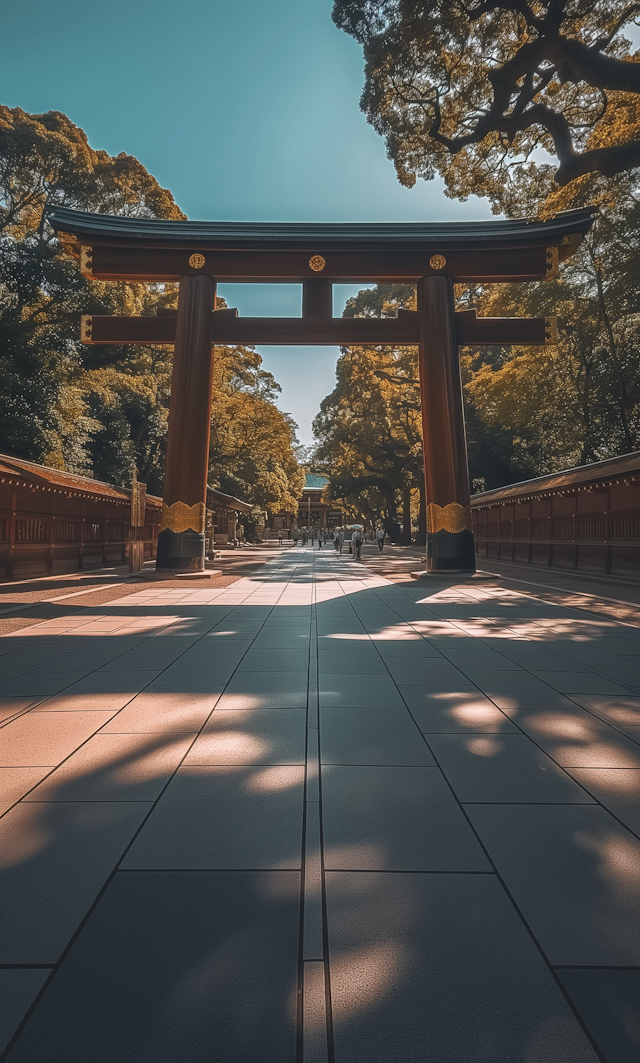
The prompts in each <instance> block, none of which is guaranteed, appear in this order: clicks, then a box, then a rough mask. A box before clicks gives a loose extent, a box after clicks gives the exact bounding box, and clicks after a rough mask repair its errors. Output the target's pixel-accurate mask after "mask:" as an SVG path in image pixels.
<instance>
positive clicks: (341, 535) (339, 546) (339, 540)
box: [336, 528, 344, 554]
mask: <svg viewBox="0 0 640 1063" xmlns="http://www.w3.org/2000/svg"><path fill="white" fill-rule="evenodd" d="M336 534H337V544H336V550H337V551H338V553H339V554H341V553H342V548H343V547H344V532H343V530H342V528H340V530H339V531H338V532H337V533H336Z"/></svg>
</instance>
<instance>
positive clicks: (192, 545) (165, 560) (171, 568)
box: [156, 528, 206, 572]
mask: <svg viewBox="0 0 640 1063" xmlns="http://www.w3.org/2000/svg"><path fill="white" fill-rule="evenodd" d="M205 544H206V539H205V536H204V534H201V533H200V532H195V531H191V529H189V531H183V532H172V531H171V530H170V529H169V528H165V529H164V531H161V532H160V534H159V536H158V552H157V555H156V572H199V571H201V570H202V571H204V548H205Z"/></svg>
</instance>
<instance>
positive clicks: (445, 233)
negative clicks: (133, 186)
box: [47, 207, 597, 258]
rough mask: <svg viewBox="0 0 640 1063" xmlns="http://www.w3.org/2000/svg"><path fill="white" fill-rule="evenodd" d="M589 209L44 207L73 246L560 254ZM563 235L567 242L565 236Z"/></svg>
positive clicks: (590, 215)
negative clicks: (378, 212)
mask: <svg viewBox="0 0 640 1063" xmlns="http://www.w3.org/2000/svg"><path fill="white" fill-rule="evenodd" d="M596 213H597V208H596V207H584V208H581V209H579V210H568V211H563V212H561V213H559V214H556V215H555V216H554V217H552V218H550V219H548V220H546V221H542V220H540V219H538V218H534V219H527V218H517V219H506V220H505V219H496V220H492V219H491V220H485V221H464V222H344V223H343V222H223V221H169V220H164V219H156V218H128V217H122V216H120V215H113V214H90V213H88V212H85V211H80V210H72V209H71V208H69V207H51V208H49V209H48V210H47V218H48V221H49V223H50V225H51V226H52V227H53V228H54V229H55V230H56V231H57V232H59V233H66V234H69V235H70V236H71V237H72V238H73V237H75V238H76V239H77V240H78V242H82V240H84V239H87V240H90V241H91V242H92V243H104V244H109V245H112V246H113V245H114V244H121V245H127V246H130V247H131V246H136V245H138V246H147V247H148V246H149V245H156V246H158V247H161V246H163V245H164V246H167V245H171V246H173V247H179V246H181V245H182V246H189V247H194V246H195V245H202V246H203V247H208V248H219V249H220V250H250V249H252V250H261V251H283V250H303V249H304V250H309V251H313V250H315V249H316V248H317V247H318V246H320V245H321V246H322V248H323V250H327V251H329V250H336V251H337V250H349V251H376V250H377V251H392V250H404V251H408V250H414V251H419V250H421V249H423V248H425V249H426V248H429V247H434V246H436V245H437V247H439V248H442V249H443V250H446V249H447V248H452V249H453V248H465V249H466V248H470V247H473V248H474V249H480V248H482V247H486V248H509V247H513V248H517V247H527V246H532V245H537V246H540V245H543V244H544V245H547V246H558V247H559V246H560V245H562V244H564V245H565V246H566V253H565V254H562V255H561V258H565V257H568V256H569V255H570V254H571V253H572V252H573V251H574V250H575V248H576V247H577V246H578V244H579V242H580V239H581V238H582V237H583V236H584V235H585V234H586V233H587V232H588V231H589V229H590V227H591V225H592V224H593V221H594V215H595V214H596ZM570 238H571V239H570Z"/></svg>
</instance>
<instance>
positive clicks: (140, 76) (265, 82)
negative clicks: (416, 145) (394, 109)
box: [0, 0, 490, 443]
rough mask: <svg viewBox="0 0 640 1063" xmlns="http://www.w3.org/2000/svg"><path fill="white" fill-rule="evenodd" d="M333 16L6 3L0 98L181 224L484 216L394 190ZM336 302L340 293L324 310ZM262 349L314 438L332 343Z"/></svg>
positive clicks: (227, 289)
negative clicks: (52, 121)
mask: <svg viewBox="0 0 640 1063" xmlns="http://www.w3.org/2000/svg"><path fill="white" fill-rule="evenodd" d="M331 7H332V0H182V3H179V4H176V3H169V2H168V0H110V2H109V3H108V4H105V3H97V2H95V0H21V3H20V4H17V3H12V4H11V5H9V3H8V0H4V4H3V5H2V25H3V32H2V36H1V38H0V101H1V102H2V103H4V104H7V105H9V106H11V107H16V106H19V107H22V108H24V110H26V111H31V112H34V113H39V112H42V111H48V110H59V111H64V112H65V113H66V114H68V115H69V117H70V118H71V119H72V121H74V122H76V123H77V124H78V125H80V126H82V128H83V129H84V130H85V131H86V132H87V135H88V137H89V141H90V143H91V145H92V146H93V147H94V148H103V149H106V150H107V151H108V152H110V153H111V154H117V153H118V152H120V151H126V152H129V153H130V154H132V155H136V156H137V158H139V159H140V160H141V162H143V163H144V165H145V166H146V167H147V169H148V170H149V171H150V172H151V173H152V174H154V175H155V177H156V178H157V179H158V181H159V182H160V183H161V184H162V185H163V186H164V187H166V188H170V189H171V191H172V193H173V195H174V197H175V199H176V200H177V202H178V203H179V205H180V206H181V207H182V209H183V210H184V211H185V212H186V213H187V214H188V215H189V217H190V218H211V219H220V220H223V219H225V220H226V219H228V220H238V221H240V220H247V221H251V220H262V221H271V220H274V221H304V220H315V221H394V220H397V221H423V220H425V221H426V220H437V219H443V220H445V219H458V218H460V219H463V218H481V217H489V216H490V211H489V208H488V206H487V204H486V203H485V202H484V201H481V200H478V199H471V200H469V201H468V202H466V203H458V202H456V201H452V200H449V199H447V198H446V197H445V196H444V194H443V192H442V185H441V183H440V182H439V181H432V182H429V183H425V182H419V183H418V185H417V186H416V187H415V188H413V189H404V188H401V186H400V185H399V184H398V182H397V180H396V177H395V173H394V170H393V166H392V164H391V163H390V162H389V161H388V160H387V158H386V156H385V149H384V143H383V141H382V140H381V139H380V138H379V137H378V136H377V135H376V133H374V131H373V130H372V129H371V128H370V127H369V126H368V125H367V123H366V121H365V118H364V115H363V114H362V113H361V111H360V109H359V106H358V101H359V97H360V93H361V90H362V83H363V63H362V54H361V50H360V48H359V47H358V45H357V44H356V43H355V41H353V40H352V39H351V38H350V37H347V36H346V35H345V34H344V33H341V32H339V31H338V30H337V29H336V28H335V26H334V25H333V23H332V21H331ZM25 27H28V46H25V44H24V43H22V42H24V40H25ZM16 42H21V44H20V47H17V46H16ZM353 290H357V288H356V289H353ZM221 294H223V295H224V296H225V297H226V298H227V301H228V302H229V304H230V305H232V306H237V307H238V308H239V311H240V313H241V314H246V315H250V314H255V315H262V314H274V315H286V314H292V315H294V314H299V313H300V290H299V288H296V287H292V286H286V285H277V286H276V285H256V286H255V287H254V286H248V285H226V286H221ZM347 294H349V292H348V291H347V290H346V289H340V290H339V291H336V299H335V300H334V313H336V314H339V313H340V312H341V310H342V306H343V305H344V299H345V298H346V296H347ZM260 352H261V354H262V355H263V358H264V362H265V366H266V368H268V369H270V370H271V371H272V372H273V373H274V375H275V377H276V379H277V380H278V381H279V382H280V383H281V384H282V386H283V395H282V399H281V403H280V404H281V406H282V408H283V409H286V410H288V411H290V412H291V413H292V414H293V415H294V417H295V419H296V421H297V422H298V424H299V426H300V438H301V441H302V442H305V443H308V442H310V441H311V419H312V417H313V415H314V414H315V413H316V412H317V409H318V405H319V403H320V401H321V399H322V398H323V397H324V396H325V395H326V394H327V393H328V392H329V391H330V390H331V389H332V387H333V383H334V379H335V377H334V367H335V359H336V356H337V353H338V352H337V350H335V349H333V348H319V347H318V348H290V347H289V348H277V347H261V348H260Z"/></svg>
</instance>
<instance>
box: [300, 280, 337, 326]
mask: <svg viewBox="0 0 640 1063" xmlns="http://www.w3.org/2000/svg"><path fill="white" fill-rule="evenodd" d="M302 316H303V317H324V318H326V317H333V284H332V282H331V280H330V279H327V278H326V277H317V278H313V279H312V280H305V281H303V282H302Z"/></svg>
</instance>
